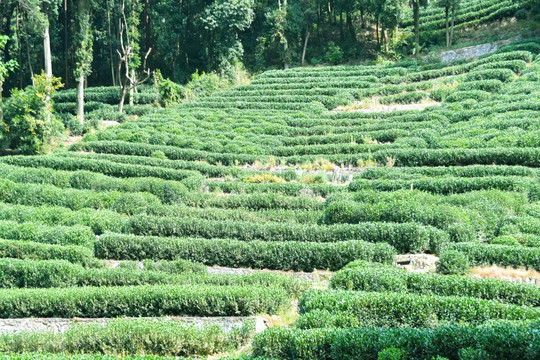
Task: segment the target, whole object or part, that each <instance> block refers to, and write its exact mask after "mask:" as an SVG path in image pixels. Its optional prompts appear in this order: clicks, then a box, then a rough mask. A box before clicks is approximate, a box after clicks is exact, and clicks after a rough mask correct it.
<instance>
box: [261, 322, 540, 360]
mask: <svg viewBox="0 0 540 360" xmlns="http://www.w3.org/2000/svg"><path fill="white" fill-rule="evenodd" d="M537 328H538V325H537V324H532V325H530V326H521V325H511V324H498V325H494V326H487V327H486V326H482V327H469V326H459V325H450V326H439V327H436V328H433V329H429V328H426V329H414V328H356V329H338V330H334V329H309V330H300V329H295V328H279V327H275V328H270V329H267V330H265V331H264V332H263V333H261V334H258V335H257V336H256V337H255V339H254V343H253V347H254V354H255V356H264V357H269V358H278V359H283V360H289V359H291V360H292V359H306V360H307V359H311V360H314V359H316V360H319V359H320V360H342V359H343V360H345V359H351V358H354V357H358V358H361V359H373V360H376V359H377V356H378V353H379V352H380V351H383V350H384V349H387V348H389V347H395V348H397V349H400V350H402V351H403V352H404V353H405V354H407V356H409V357H411V358H417V359H431V358H436V359H442V358H441V357H442V356H444V357H446V358H448V359H459V355H458V354H459V353H460V350H461V349H467V348H471V347H473V348H476V349H480V350H483V351H485V352H486V353H487V354H488V356H489V357H492V356H493V357H494V358H502V359H511V358H516V359H527V360H532V359H534V358H535V357H536V356H537V355H538V351H537V350H536V347H535V345H534V344H535V332H536V331H537ZM305 344H311V348H310V352H308V353H304V352H302V351H301V350H300V349H304V348H305V347H306V345H305Z"/></svg>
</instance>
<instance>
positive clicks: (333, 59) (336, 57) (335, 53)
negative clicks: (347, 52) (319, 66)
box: [325, 41, 343, 64]
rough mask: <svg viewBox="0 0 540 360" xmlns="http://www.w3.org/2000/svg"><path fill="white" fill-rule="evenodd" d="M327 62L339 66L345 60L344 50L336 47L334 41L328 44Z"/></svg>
mask: <svg viewBox="0 0 540 360" xmlns="http://www.w3.org/2000/svg"><path fill="white" fill-rule="evenodd" d="M325 56H326V60H328V62H329V63H331V64H339V63H340V62H341V60H342V59H343V50H341V48H340V47H339V46H338V45H336V43H334V42H333V41H330V42H329V43H328V50H327V51H326V55H325Z"/></svg>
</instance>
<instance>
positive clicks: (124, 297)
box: [0, 285, 288, 319]
mask: <svg viewBox="0 0 540 360" xmlns="http://www.w3.org/2000/svg"><path fill="white" fill-rule="evenodd" d="M287 301H288V295H287V294H286V292H285V291H284V290H282V289H280V288H276V287H269V286H265V287H257V286H226V287H225V286H208V285H189V286H174V285H144V286H129V287H83V288H58V289H55V288H52V289H8V290H0V318H4V319H5V318H26V317H64V318H73V317H85V318H102V317H120V316H131V317H150V316H182V315H190V316H251V315H255V314H258V313H275V312H276V311H277V310H278V309H279V308H280V307H281V306H284V305H285V304H286V303H287Z"/></svg>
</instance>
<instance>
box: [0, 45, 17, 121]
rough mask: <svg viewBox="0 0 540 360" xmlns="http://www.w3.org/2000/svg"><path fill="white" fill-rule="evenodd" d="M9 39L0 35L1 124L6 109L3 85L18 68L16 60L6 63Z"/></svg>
mask: <svg viewBox="0 0 540 360" xmlns="http://www.w3.org/2000/svg"><path fill="white" fill-rule="evenodd" d="M7 41H8V37H7V36H5V35H0V124H1V123H2V122H3V121H4V108H3V104H2V91H3V85H4V81H5V79H6V77H7V76H8V73H9V72H10V71H13V70H15V69H16V68H17V62H16V61H15V60H9V61H6V62H4V59H3V56H2V52H3V50H4V48H5V46H6V44H7Z"/></svg>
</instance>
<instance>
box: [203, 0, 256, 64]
mask: <svg viewBox="0 0 540 360" xmlns="http://www.w3.org/2000/svg"><path fill="white" fill-rule="evenodd" d="M253 5H254V1H253V0H217V1H215V2H213V3H212V4H210V5H209V6H207V7H206V8H205V10H204V12H203V13H202V16H201V22H202V24H203V26H204V29H205V30H206V31H207V32H208V35H209V41H208V43H207V49H208V58H209V63H210V67H211V68H214V69H219V70H220V71H222V72H227V70H229V69H230V68H231V67H232V66H233V65H235V64H236V63H237V62H239V61H240V58H241V57H242V55H243V54H244V48H243V46H242V42H241V41H240V40H239V38H238V33H239V32H240V31H243V30H245V29H247V28H248V27H249V26H250V25H251V23H252V22H253V18H254V15H255V14H254V12H253Z"/></svg>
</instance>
